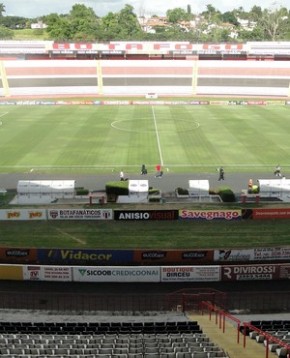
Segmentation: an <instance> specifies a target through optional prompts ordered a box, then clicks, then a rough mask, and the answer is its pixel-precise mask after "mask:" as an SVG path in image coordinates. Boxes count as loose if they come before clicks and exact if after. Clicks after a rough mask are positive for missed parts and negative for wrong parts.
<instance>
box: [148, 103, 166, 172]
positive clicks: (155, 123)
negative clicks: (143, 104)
mask: <svg viewBox="0 0 290 358" xmlns="http://www.w3.org/2000/svg"><path fill="white" fill-rule="evenodd" d="M151 109H152V115H153V122H154V128H155V134H156V140H157V146H158V152H159V158H160V165H161V166H163V164H164V163H163V156H162V151H161V145H160V138H159V132H158V127H157V122H156V116H155V111H154V108H153V106H152V107H151Z"/></svg>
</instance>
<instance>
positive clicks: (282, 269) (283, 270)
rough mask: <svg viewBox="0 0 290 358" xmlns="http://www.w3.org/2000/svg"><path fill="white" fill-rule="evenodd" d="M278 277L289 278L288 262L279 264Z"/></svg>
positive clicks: (289, 268) (289, 267) (289, 266)
mask: <svg viewBox="0 0 290 358" xmlns="http://www.w3.org/2000/svg"><path fill="white" fill-rule="evenodd" d="M280 279H282V280H283V279H284V280H285V279H287V280H289V279H290V265H289V264H283V265H280Z"/></svg>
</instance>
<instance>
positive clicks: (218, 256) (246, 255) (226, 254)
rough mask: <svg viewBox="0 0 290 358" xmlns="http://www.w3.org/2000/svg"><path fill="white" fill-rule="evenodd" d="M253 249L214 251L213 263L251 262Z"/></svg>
mask: <svg viewBox="0 0 290 358" xmlns="http://www.w3.org/2000/svg"><path fill="white" fill-rule="evenodd" d="M253 260H254V249H238V250H231V249H224V250H223V249H222V250H214V261H219V262H226V261H239V262H242V261H253Z"/></svg>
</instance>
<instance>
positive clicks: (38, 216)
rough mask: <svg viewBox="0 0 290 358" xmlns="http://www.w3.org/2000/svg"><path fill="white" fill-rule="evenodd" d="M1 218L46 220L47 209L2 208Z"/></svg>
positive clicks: (0, 211) (10, 219)
mask: <svg viewBox="0 0 290 358" xmlns="http://www.w3.org/2000/svg"><path fill="white" fill-rule="evenodd" d="M0 220H9V221H14V220H28V221H34V220H46V210H45V209H9V210H8V209H7V210H0Z"/></svg>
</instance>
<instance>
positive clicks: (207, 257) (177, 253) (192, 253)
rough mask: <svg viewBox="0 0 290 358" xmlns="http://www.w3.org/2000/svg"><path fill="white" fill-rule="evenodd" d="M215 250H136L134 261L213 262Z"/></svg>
mask: <svg viewBox="0 0 290 358" xmlns="http://www.w3.org/2000/svg"><path fill="white" fill-rule="evenodd" d="M213 252H214V251H213V250H161V249H160V250H158V249H156V250H135V251H134V262H137V263H140V264H144V263H146V264H153V263H154V264H157V263H179V264H181V265H182V264H183V263H184V264H185V263H186V264H188V263H191V264H197V263H203V262H207V263H208V262H213Z"/></svg>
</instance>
